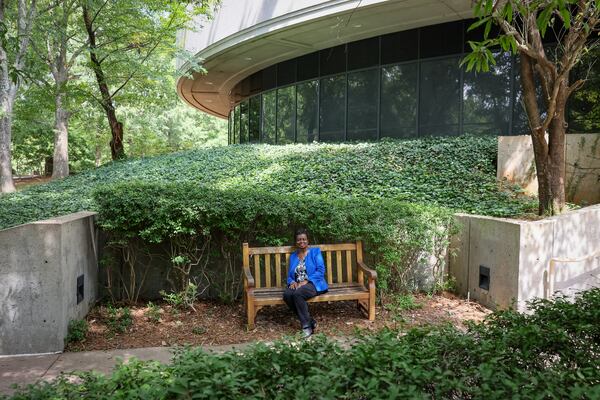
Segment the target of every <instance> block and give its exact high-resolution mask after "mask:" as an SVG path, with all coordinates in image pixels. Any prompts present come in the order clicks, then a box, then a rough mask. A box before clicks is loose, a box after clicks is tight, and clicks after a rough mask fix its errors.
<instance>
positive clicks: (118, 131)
mask: <svg viewBox="0 0 600 400" xmlns="http://www.w3.org/2000/svg"><path fill="white" fill-rule="evenodd" d="M83 22H84V23H85V28H86V30H87V33H88V38H89V41H90V47H89V52H90V60H91V61H92V69H93V70H94V74H95V75H96V81H97V82H98V88H99V89H100V94H101V96H102V103H101V105H102V108H104V111H105V112H106V117H107V118H108V125H109V126H110V132H111V134H112V139H111V141H110V152H111V155H112V159H113V160H119V159H123V158H125V149H124V147H123V124H122V123H121V122H119V120H118V119H117V115H116V113H115V106H114V104H113V101H112V96H111V95H110V91H109V89H108V84H107V83H106V77H105V75H104V71H103V70H102V64H101V62H100V60H99V59H98V56H97V54H96V32H95V31H94V28H93V26H92V24H93V21H92V17H91V15H90V12H89V9H88V8H87V6H86V5H85V3H84V6H83Z"/></svg>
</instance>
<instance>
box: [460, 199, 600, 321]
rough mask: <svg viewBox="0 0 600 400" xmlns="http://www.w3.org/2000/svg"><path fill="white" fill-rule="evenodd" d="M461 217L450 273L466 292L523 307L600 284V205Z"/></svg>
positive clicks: (494, 303) (495, 303) (484, 299)
mask: <svg viewBox="0 0 600 400" xmlns="http://www.w3.org/2000/svg"><path fill="white" fill-rule="evenodd" d="M457 218H458V221H459V223H460V225H461V229H460V231H459V233H458V234H457V235H456V236H454V237H453V238H452V241H451V246H450V257H449V273H450V275H452V276H454V277H455V278H456V281H457V290H458V292H459V293H460V294H461V295H463V296H465V297H469V298H471V299H473V300H476V301H478V302H479V303H481V304H483V305H486V306H488V307H490V308H492V309H497V308H507V307H516V308H517V309H519V310H522V311H523V310H526V309H527V305H526V302H527V301H529V300H531V299H533V298H535V297H541V298H548V297H550V296H551V295H552V294H555V293H556V292H558V291H560V292H562V293H563V294H567V295H572V294H573V293H575V292H576V291H578V290H583V289H589V288H591V287H600V205H596V206H591V207H587V208H583V209H580V210H576V211H572V212H569V213H565V214H563V215H560V216H556V217H552V218H546V219H543V220H540V221H521V220H511V219H504V218H493V217H483V216H477V215H466V214H458V215H457ZM551 262H552V264H554V267H553V268H552V269H551V268H550V265H551ZM486 269H487V270H486ZM486 273H489V274H488V278H487V282H486ZM486 283H487V284H486ZM485 286H487V288H485Z"/></svg>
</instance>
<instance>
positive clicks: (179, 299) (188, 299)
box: [160, 282, 198, 309]
mask: <svg viewBox="0 0 600 400" xmlns="http://www.w3.org/2000/svg"><path fill="white" fill-rule="evenodd" d="M160 295H161V296H162V299H163V300H164V301H165V302H166V303H167V304H170V305H171V306H172V307H173V308H181V309H183V308H192V309H193V308H194V301H196V298H197V297H198V285H196V284H194V283H193V282H188V285H187V287H186V288H185V289H184V290H182V291H180V292H171V293H167V292H165V291H164V290H161V291H160Z"/></svg>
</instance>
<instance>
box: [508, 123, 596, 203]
mask: <svg viewBox="0 0 600 400" xmlns="http://www.w3.org/2000/svg"><path fill="white" fill-rule="evenodd" d="M566 137H567V147H566V150H565V163H566V171H565V175H566V176H565V180H566V182H565V191H566V195H567V201H570V202H573V203H576V204H582V205H589V204H598V203H600V134H575V133H571V134H568V135H567V136H566ZM497 177H498V179H503V178H506V179H508V180H509V181H511V182H514V183H518V184H519V185H521V186H522V187H523V188H524V189H525V191H526V192H528V193H532V194H537V190H538V182H537V176H536V169H535V161H534V156H533V145H532V144H531V137H530V136H529V135H526V136H500V137H498V171H497Z"/></svg>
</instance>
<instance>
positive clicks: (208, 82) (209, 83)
mask: <svg viewBox="0 0 600 400" xmlns="http://www.w3.org/2000/svg"><path fill="white" fill-rule="evenodd" d="M204 83H206V84H207V85H212V84H213V83H212V82H210V81H206V82H204Z"/></svg>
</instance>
